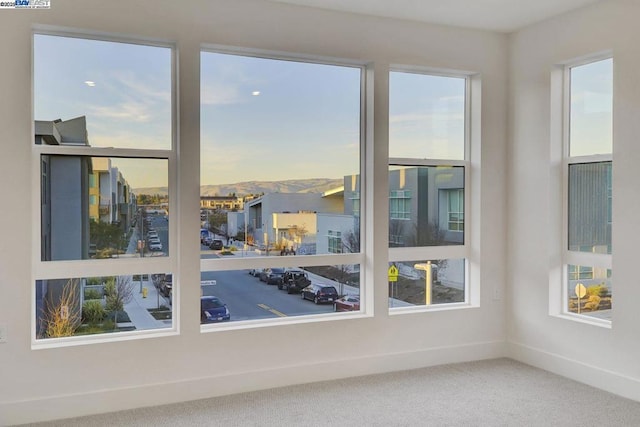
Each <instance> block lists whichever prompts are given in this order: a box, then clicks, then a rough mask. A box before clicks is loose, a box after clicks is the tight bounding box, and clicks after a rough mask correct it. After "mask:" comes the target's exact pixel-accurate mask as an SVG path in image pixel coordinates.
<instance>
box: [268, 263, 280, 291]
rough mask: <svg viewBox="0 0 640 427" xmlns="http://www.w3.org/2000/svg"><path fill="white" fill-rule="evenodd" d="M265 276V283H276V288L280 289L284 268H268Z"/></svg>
mask: <svg viewBox="0 0 640 427" xmlns="http://www.w3.org/2000/svg"><path fill="white" fill-rule="evenodd" d="M265 277H266V279H265V282H267V285H278V289H282V283H283V278H284V268H268V269H267V271H266V273H265Z"/></svg>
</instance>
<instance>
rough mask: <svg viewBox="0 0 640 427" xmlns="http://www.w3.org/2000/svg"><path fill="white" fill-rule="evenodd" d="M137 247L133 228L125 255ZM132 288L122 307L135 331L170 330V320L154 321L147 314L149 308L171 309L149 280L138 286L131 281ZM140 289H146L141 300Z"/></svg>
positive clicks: (133, 253) (136, 282)
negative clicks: (145, 294) (128, 298)
mask: <svg viewBox="0 0 640 427" xmlns="http://www.w3.org/2000/svg"><path fill="white" fill-rule="evenodd" d="M137 246H138V229H137V228H135V229H134V230H133V233H131V237H130V238H129V246H128V247H127V254H130V255H135V254H136V253H137V252H136V249H137ZM132 287H133V292H132V295H133V298H131V301H129V302H128V303H127V304H125V306H124V311H126V312H127V314H128V315H129V319H131V323H133V325H134V326H135V328H136V329H137V330H145V329H160V328H170V327H171V320H156V319H155V318H154V317H153V316H152V315H151V313H149V310H148V309H150V308H158V307H159V306H161V305H164V306H166V307H171V304H169V301H167V300H166V298H165V297H163V296H162V295H160V294H159V293H158V290H157V289H156V287H155V286H154V285H153V283H152V282H151V279H150V278H148V279H147V280H145V281H143V282H142V285H141V284H140V281H138V280H132ZM142 288H147V297H146V298H143V295H142Z"/></svg>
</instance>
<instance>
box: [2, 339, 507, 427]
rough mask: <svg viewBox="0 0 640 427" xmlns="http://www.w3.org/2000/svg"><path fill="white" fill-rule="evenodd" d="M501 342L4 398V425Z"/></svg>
mask: <svg viewBox="0 0 640 427" xmlns="http://www.w3.org/2000/svg"><path fill="white" fill-rule="evenodd" d="M505 355H506V344H505V343H504V342H502V341H495V342H480V343H472V344H468V345H460V346H449V347H438V348H431V349H424V350H417V351H410V352H403V353H388V354H381V355H373V356H365V357H361V358H353V359H336V360H331V361H322V362H317V363H312V364H299V365H291V366H282V367H274V368H273V369H264V370H256V371H248V372H242V373H237V374H225V375H215V376H202V377H198V378H186V379H184V380H181V381H177V382H164V383H155V384H140V385H139V386H135V387H126V388H117V389H106V390H94V391H91V392H88V393H77V394H67V395H57V396H46V397H42V398H35V399H30V400H23V401H13V402H11V401H9V402H0V425H13V424H22V423H32V422H40V421H49V420H57V419H64V418H72V417H80V416H85V415H94V414H100V413H105V412H114V411H122V410H127V409H134V408H142V407H149V406H157V405H165V404H171V403H177V402H185V401H189V400H197V399H205V398H211V397H216V396H221V395H229V394H236V393H243V392H248V391H256V390H264V389H270V388H276V387H284V386H289V385H296V384H305V383H312V382H318V381H327V380H332V379H338V378H345V377H347V376H362V375H371V374H379V373H384V372H393V371H401V370H408V369H417V368H423V367H428V366H437V365H443V364H449V363H461V362H470V361H475V360H485V359H495V358H499V357H505Z"/></svg>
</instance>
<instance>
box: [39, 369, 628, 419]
mask: <svg viewBox="0 0 640 427" xmlns="http://www.w3.org/2000/svg"><path fill="white" fill-rule="evenodd" d="M79 403H80V402H79ZM34 425H37V426H64V427H71V426H82V427H91V426H325V427H326V426H387V427H388V426H474V427H475V426H598V427H603V426H616V427H620V426H640V402H635V401H631V400H628V399H624V398H621V397H618V396H615V395H613V394H610V393H607V392H604V391H601V390H598V389H595V388H592V387H589V386H586V385H583V384H580V383H577V382H575V381H571V380H568V379H566V378H563V377H560V376H557V375H554V374H551V373H549V372H546V371H542V370H540V369H536V368H533V367H531V366H528V365H524V364H522V363H519V362H515V361H513V360H510V359H496V360H487V361H479V362H471V363H462V364H454V365H445V366H437V367H431V368H424V369H417V370H411V371H402V372H396V373H388V374H381V375H371V376H365V377H358V378H347V379H344V380H337V381H327V382H321V383H314V384H307V385H300V386H291V387H283V388H277V389H271V390H264V391H259V392H252V393H243V394H237V395H231V396H224V397H219V398H213V399H205V400H198V401H192V402H187V403H182V404H174V405H165V406H162V407H151V408H141V409H135V410H131V411H123V412H116V413H111V414H102V415H96V416H92V417H82V418H74V419H68V420H62V421H54V422H49V423H39V424H34Z"/></svg>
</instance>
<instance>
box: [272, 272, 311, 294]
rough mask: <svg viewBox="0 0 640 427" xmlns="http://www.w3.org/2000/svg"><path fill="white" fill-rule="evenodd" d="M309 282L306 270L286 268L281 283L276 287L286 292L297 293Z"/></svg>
mask: <svg viewBox="0 0 640 427" xmlns="http://www.w3.org/2000/svg"><path fill="white" fill-rule="evenodd" d="M310 284H311V280H309V276H307V272H306V271H304V270H300V269H299V268H295V269H291V270H287V271H286V272H285V273H284V277H283V278H282V283H281V284H278V289H284V290H285V291H287V293H288V294H292V293H294V292H296V293H298V292H300V291H301V290H303V289H304V288H306V287H307V286H309V285H310Z"/></svg>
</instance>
